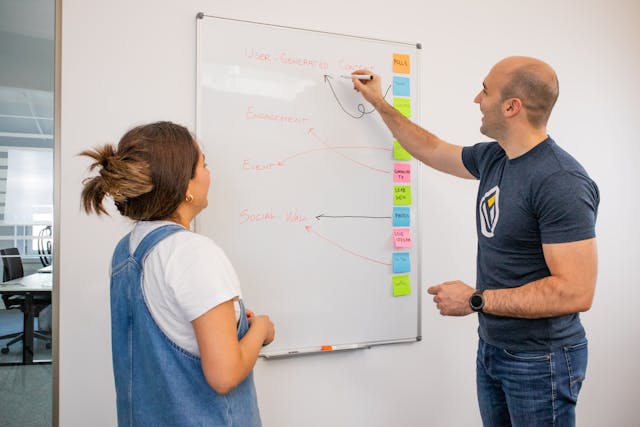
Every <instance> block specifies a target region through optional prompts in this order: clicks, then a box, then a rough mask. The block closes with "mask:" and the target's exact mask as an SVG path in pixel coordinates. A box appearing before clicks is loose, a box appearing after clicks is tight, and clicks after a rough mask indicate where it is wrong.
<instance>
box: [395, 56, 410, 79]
mask: <svg viewBox="0 0 640 427" xmlns="http://www.w3.org/2000/svg"><path fill="white" fill-rule="evenodd" d="M409 61H410V60H409V55H406V54H402V53H394V54H393V72H394V73H402V74H409V73H410V72H411V64H410V62H409Z"/></svg>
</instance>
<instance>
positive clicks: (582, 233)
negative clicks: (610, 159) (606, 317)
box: [462, 138, 600, 351]
mask: <svg viewBox="0 0 640 427" xmlns="http://www.w3.org/2000/svg"><path fill="white" fill-rule="evenodd" d="M462 161H463V163H464V165H465V167H466V168H467V169H468V170H469V172H470V173H471V174H472V175H473V176H475V177H476V178H478V179H479V180H480V185H479V188H478V197H477V208H476V227H477V231H478V258H477V283H476V287H477V288H478V289H502V288H514V287H518V286H521V285H524V284H526V283H529V282H532V281H535V280H539V279H541V278H543V277H547V276H549V275H550V272H549V268H548V267H547V264H546V262H545V260H544V254H543V252H542V244H543V243H544V244H547V243H565V242H575V241H579V240H585V239H590V238H593V237H595V223H596V215H597V210H598V203H599V201H600V195H599V191H598V187H597V185H596V183H595V182H593V181H592V180H591V178H589V176H588V175H587V172H586V171H585V170H584V168H583V167H582V166H581V165H580V164H579V163H578V162H577V161H576V160H575V159H574V158H573V157H571V155H569V154H568V153H567V152H566V151H564V150H563V149H562V148H560V147H559V146H558V145H557V144H556V143H555V142H554V141H553V140H552V139H551V138H547V139H546V140H545V141H543V142H542V143H540V144H538V145H536V146H535V147H534V148H533V149H531V150H530V151H528V152H527V153H525V154H523V155H522V156H520V157H517V158H515V159H512V160H509V158H508V157H507V155H506V153H505V152H504V150H503V149H502V148H501V147H500V145H499V144H498V143H497V142H488V143H480V144H476V145H474V146H471V147H465V148H464V149H463V151H462ZM479 321H480V327H479V334H480V337H481V338H482V339H483V340H484V341H486V342H487V343H488V344H491V345H494V346H496V347H501V348H507V349H512V350H517V351H527V350H554V349H557V348H559V347H561V346H563V345H567V344H573V343H575V342H577V341H578V340H580V339H582V338H584V336H585V333H584V328H583V327H582V324H581V323H580V317H579V315H578V314H577V313H575V314H570V315H566V316H559V317H552V318H544V319H521V318H512V317H501V316H494V315H490V314H484V313H480V316H479Z"/></svg>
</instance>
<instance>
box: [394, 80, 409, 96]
mask: <svg viewBox="0 0 640 427" xmlns="http://www.w3.org/2000/svg"><path fill="white" fill-rule="evenodd" d="M393 95H394V96H409V78H408V77H400V76H394V77H393Z"/></svg>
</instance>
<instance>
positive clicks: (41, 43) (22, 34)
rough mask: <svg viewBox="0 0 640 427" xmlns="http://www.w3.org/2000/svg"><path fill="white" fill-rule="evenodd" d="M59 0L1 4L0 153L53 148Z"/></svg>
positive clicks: (5, 1)
mask: <svg viewBox="0 0 640 427" xmlns="http://www.w3.org/2000/svg"><path fill="white" fill-rule="evenodd" d="M54 17H55V0H0V148H2V147H4V148H5V149H6V147H38V148H52V147H53V81H54V42H53V38H54V22H55V18H54Z"/></svg>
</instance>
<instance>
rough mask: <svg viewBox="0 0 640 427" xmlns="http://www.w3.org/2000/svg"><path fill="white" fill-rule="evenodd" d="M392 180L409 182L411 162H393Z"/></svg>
mask: <svg viewBox="0 0 640 427" xmlns="http://www.w3.org/2000/svg"><path fill="white" fill-rule="evenodd" d="M393 182H411V163H394V164H393Z"/></svg>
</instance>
